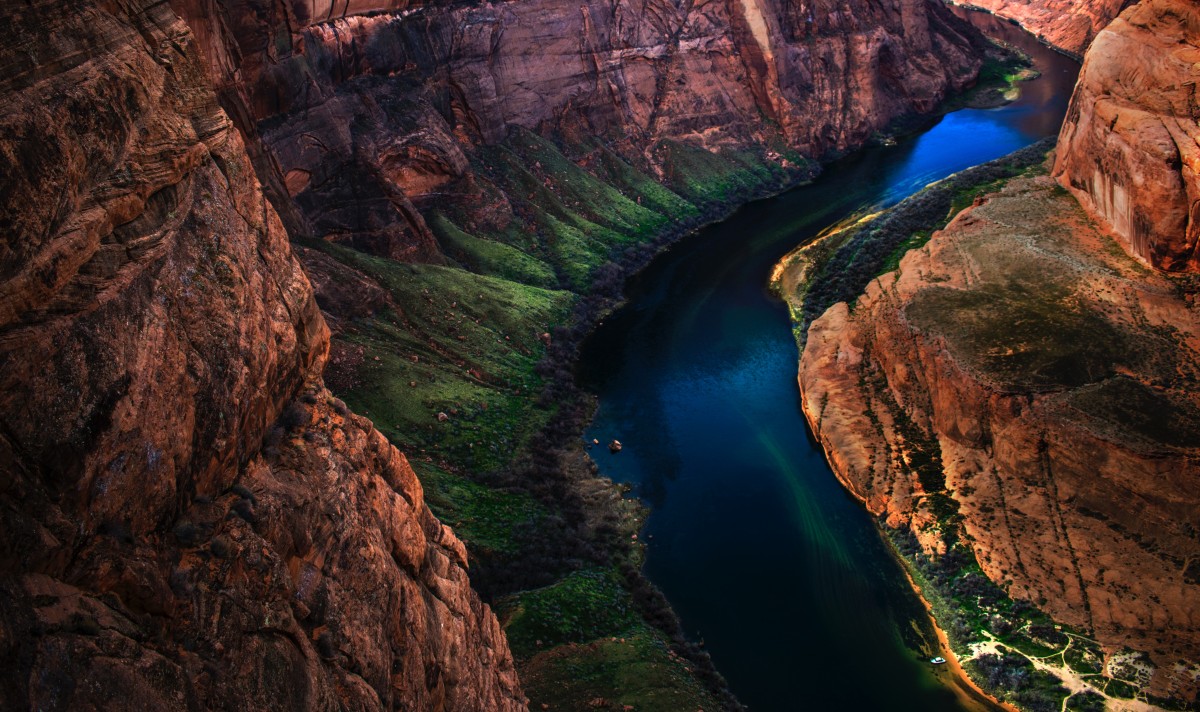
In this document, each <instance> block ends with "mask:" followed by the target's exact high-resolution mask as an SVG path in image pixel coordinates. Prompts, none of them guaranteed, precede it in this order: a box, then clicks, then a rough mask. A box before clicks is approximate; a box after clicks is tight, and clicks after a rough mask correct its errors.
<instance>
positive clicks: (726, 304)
mask: <svg viewBox="0 0 1200 712" xmlns="http://www.w3.org/2000/svg"><path fill="white" fill-rule="evenodd" d="M973 21H975V22H977V23H982V24H983V25H986V26H987V27H988V28H989V30H988V31H989V32H990V33H1000V34H999V36H1002V37H1003V38H1004V39H1006V40H1007V41H1009V42H1012V43H1013V44H1016V45H1018V46H1020V47H1022V49H1024V50H1025V51H1026V52H1028V53H1029V54H1031V55H1032V56H1033V57H1034V60H1035V64H1036V66H1037V67H1038V69H1039V70H1040V71H1041V72H1042V77H1041V78H1039V79H1036V80H1034V81H1031V82H1028V83H1026V84H1024V85H1023V87H1022V92H1021V97H1020V98H1019V99H1018V100H1017V101H1016V102H1014V103H1012V104H1009V105H1008V106H1005V107H1003V108H999V109H992V110H971V109H968V110H962V111H958V112H955V113H952V114H948V115H946V116H944V117H942V118H941V119H940V120H939V121H937V123H936V124H935V125H933V126H931V127H930V128H929V129H928V130H926V131H924V132H923V133H920V134H919V135H915V136H912V137H910V138H908V139H906V140H902V141H900V142H899V144H898V145H896V146H892V147H877V148H870V149H867V150H864V151H861V152H859V153H857V154H855V155H852V156H850V157H848V158H846V159H843V160H841V161H839V162H837V163H834V164H832V165H830V166H829V167H828V168H827V169H826V171H825V172H824V174H823V175H822V176H821V177H820V178H819V179H818V180H817V181H815V182H814V183H813V184H811V185H808V186H804V187H800V188H797V189H794V190H791V191H789V192H787V193H784V194H782V195H779V196H777V197H774V198H771V199H768V200H763V201H758V202H755V203H751V204H749V205H747V206H745V207H744V208H742V209H741V210H740V211H738V212H737V213H736V214H734V215H733V216H732V217H730V218H729V219H728V220H726V221H724V222H722V223H719V224H716V225H712V226H710V227H708V228H705V229H703V230H701V231H699V232H698V233H696V234H695V235H692V236H690V237H687V238H685V239H684V240H682V241H681V242H680V243H678V244H677V245H675V247H674V248H672V249H670V250H668V251H666V252H664V253H663V254H662V255H660V256H659V257H658V258H657V259H656V260H655V261H653V262H652V263H651V264H650V265H649V266H648V267H647V268H646V269H645V270H644V271H642V272H641V273H639V274H638V275H637V276H636V277H634V278H633V279H631V280H630V282H629V284H628V285H627V289H626V293H627V296H628V301H627V303H626V305H625V306H623V307H622V308H621V309H620V310H619V311H617V312H616V313H615V314H613V315H612V316H611V317H610V318H609V319H607V320H606V322H605V323H603V324H602V325H601V326H600V327H599V328H598V329H597V330H596V332H595V333H594V334H593V335H592V337H591V338H590V339H589V340H588V341H587V343H586V344H585V346H584V353H583V358H582V359H581V362H580V370H579V378H580V382H581V383H582V384H583V385H584V387H586V388H587V389H588V390H589V391H591V392H593V393H595V394H596V395H597V396H598V398H599V410H598V411H597V414H596V417H595V420H594V421H593V423H592V425H591V426H590V428H589V430H588V432H587V433H586V438H587V441H588V442H591V439H592V438H597V439H599V440H600V441H601V442H602V443H606V442H608V441H609V440H611V439H613V438H618V439H620V440H621V442H622V443H623V444H624V449H623V450H622V451H621V452H620V453H618V454H616V455H612V454H610V453H608V451H607V450H606V449H604V448H594V449H593V450H592V454H593V457H594V458H595V459H596V461H597V463H598V464H599V466H600V470H601V472H602V473H603V474H604V475H606V476H608V477H611V478H612V479H613V480H615V481H618V482H627V483H630V484H632V485H633V487H634V491H635V493H636V494H637V495H638V496H640V497H641V498H642V499H643V500H644V501H645V502H647V503H648V504H649V505H650V507H651V508H652V513H651V515H650V517H649V520H648V522H647V523H646V527H645V532H644V535H643V536H644V537H645V539H644V540H645V541H646V542H647V544H648V549H647V561H646V567H645V572H646V574H647V576H649V578H650V579H651V580H652V581H654V582H655V583H656V584H657V585H658V586H659V587H660V588H661V589H662V590H663V591H664V593H665V594H666V595H667V598H668V599H669V600H670V601H671V603H672V605H673V606H674V608H675V610H676V612H677V613H678V614H679V616H680V618H681V620H682V621H683V625H684V628H685V630H687V631H688V633H689V634H690V635H693V636H694V637H695V638H696V639H700V640H703V641H704V643H705V645H706V649H707V650H708V651H709V652H710V654H711V655H712V657H713V660H714V662H715V663H716V666H717V669H718V670H720V671H721V673H722V674H724V675H725V677H726V679H727V680H728V681H729V684H730V687H731V688H732V690H733V692H734V694H736V695H737V697H738V698H739V699H740V700H741V701H742V702H743V703H745V704H746V705H747V706H748V707H749V708H750V709H751V710H754V711H755V712H758V711H760V710H779V711H791V710H894V711H902V710H922V711H924V712H928V711H931V710H964V709H980V708H983V707H984V706H982V705H980V704H979V703H977V702H972V701H971V700H970V699H968V698H967V696H966V695H965V694H964V693H963V692H962V691H961V690H957V689H955V686H954V681H953V679H952V676H951V675H948V674H947V673H946V672H945V671H943V670H941V669H935V668H934V667H933V666H931V665H930V664H929V663H928V662H926V658H927V656H928V655H929V653H930V649H929V648H928V646H927V643H925V642H923V641H925V640H927V639H928V637H929V632H928V631H929V625H928V619H927V618H926V617H925V614H924V609H923V607H922V605H921V603H920V600H919V599H918V598H917V597H916V595H915V594H914V593H913V592H912V590H911V589H910V588H909V586H908V584H907V582H906V580H905V577H904V574H903V570H902V569H901V568H900V566H899V564H898V563H897V562H896V561H895V560H894V559H893V558H892V556H891V554H890V553H889V550H888V549H887V547H886V545H885V543H884V542H883V540H882V538H881V537H880V535H879V532H878V530H877V529H876V525H875V523H874V522H873V520H872V518H871V516H870V515H869V514H868V513H867V512H866V511H865V510H864V509H863V508H862V507H861V506H860V505H859V504H858V503H857V502H855V501H854V500H852V499H851V498H850V497H849V496H848V495H847V494H846V492H845V491H844V490H843V489H842V488H841V486H840V485H839V484H838V482H837V481H836V480H835V479H834V476H833V474H832V472H831V471H830V470H829V467H828V465H827V464H826V462H825V460H824V457H823V455H822V453H821V451H820V449H819V448H818V447H817V445H816V443H815V442H814V441H813V439H812V436H811V434H810V433H809V431H808V429H807V426H806V423H805V420H804V416H803V414H802V413H801V410H800V394H799V391H798V387H797V385H796V365H797V358H798V356H797V351H796V344H795V341H794V340H793V338H792V333H791V325H790V323H789V320H788V314H787V310H786V308H785V307H784V305H783V304H782V302H780V301H778V300H777V299H775V298H774V297H773V296H771V295H770V294H769V293H768V291H767V282H768V278H769V275H770V272H771V269H772V266H773V265H774V264H775V263H776V262H777V261H778V260H779V259H780V258H781V257H782V256H783V255H784V254H785V253H787V252H788V251H789V250H791V249H792V248H794V247H796V246H797V245H799V244H802V243H803V242H804V241H806V240H809V239H811V238H812V237H813V236H815V235H816V234H817V233H818V232H820V230H821V229H822V228H824V227H826V226H828V225H830V224H832V223H835V222H837V221H838V220H840V219H843V218H844V217H846V216H848V215H851V214H853V213H855V212H857V211H860V210H864V209H867V208H870V207H873V206H887V205H891V204H894V203H896V202H898V201H899V200H901V199H903V198H904V197H906V196H908V195H910V194H912V193H913V192H914V191H916V190H918V189H920V188H921V187H923V186H924V185H926V184H928V183H929V182H931V181H934V180H937V179H940V178H942V177H945V176H947V175H949V174H951V173H954V172H956V171H959V170H962V169H964V168H967V167H969V166H972V165H976V164H978V163H983V162H985V161H988V160H991V159H994V158H997V157H999V156H1002V155H1005V154H1007V153H1010V152H1012V151H1014V150H1016V149H1018V148H1021V147H1023V146H1026V145H1028V144H1030V143H1033V142H1034V141H1036V140H1038V139H1041V138H1043V137H1045V136H1048V135H1053V134H1055V133H1057V131H1058V127H1059V125H1060V124H1061V121H1062V117H1063V115H1064V112H1065V110H1066V104H1067V100H1068V99H1069V97H1070V92H1071V89H1072V87H1073V85H1074V81H1075V77H1076V74H1077V72H1078V65H1077V64H1076V63H1075V62H1074V61H1072V60H1070V59H1068V58H1066V57H1064V56H1061V55H1059V54H1056V53H1054V52H1052V51H1050V50H1049V49H1047V48H1045V47H1043V46H1042V45H1040V44H1038V43H1037V42H1036V41H1035V40H1034V39H1033V38H1032V36H1030V35H1027V34H1026V33H1024V32H1022V31H1020V30H1019V29H1017V28H1015V27H1013V26H1012V25H1009V24H1007V23H1004V22H1001V21H999V20H996V19H995V18H992V17H990V16H985V15H977V16H975V17H974V19H973ZM994 36H995V35H994Z"/></svg>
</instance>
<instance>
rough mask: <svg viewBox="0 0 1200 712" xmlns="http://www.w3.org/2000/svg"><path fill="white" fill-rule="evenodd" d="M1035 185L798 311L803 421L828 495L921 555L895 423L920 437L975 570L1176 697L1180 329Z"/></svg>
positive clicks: (929, 511)
mask: <svg viewBox="0 0 1200 712" xmlns="http://www.w3.org/2000/svg"><path fill="white" fill-rule="evenodd" d="M1054 187H1055V186H1054V184H1053V182H1052V180H1051V179H1050V178H1048V177H1046V176H1041V177H1038V178H1036V179H1019V180H1014V181H1012V182H1010V183H1009V185H1008V186H1007V187H1006V188H1005V189H1004V191H1003V192H1001V193H999V194H997V195H992V196H989V197H988V199H987V200H986V201H983V202H982V204H980V205H977V206H976V207H973V208H968V209H967V210H966V211H964V212H963V213H960V214H959V216H958V217H956V218H955V220H954V221H953V222H951V223H950V225H949V226H947V227H946V229H945V230H942V231H940V232H938V233H935V234H934V236H933V238H932V239H931V240H930V242H929V243H928V245H927V246H925V247H923V248H921V249H918V250H913V251H911V252H909V253H908V255H907V256H905V258H904V259H903V261H902V262H901V263H900V268H899V270H897V271H896V272H892V273H888V274H886V275H884V276H882V277H880V278H879V279H878V280H876V281H875V282H873V283H872V284H871V285H870V287H869V288H868V289H867V291H866V293H865V294H864V295H863V296H862V297H860V298H859V299H858V301H857V302H856V304H855V307H854V310H853V311H851V310H850V309H849V308H848V306H847V305H846V304H845V303H840V304H837V305H834V306H833V307H831V308H830V309H829V310H828V311H827V312H826V313H825V314H824V315H823V316H822V317H821V318H820V319H818V320H816V321H814V322H813V324H812V326H811V328H810V330H809V335H808V342H807V345H806V347H805V350H804V352H803V355H802V358H801V363H800V372H799V382H800V387H801V390H802V393H803V397H804V411H805V415H806V417H807V418H808V421H809V423H810V424H811V425H812V427H813V430H814V432H815V433H816V434H817V437H818V439H819V441H820V442H821V444H822V446H823V447H824V448H825V451H826V453H827V454H828V456H829V460H830V463H831V465H832V467H833V469H834V471H835V473H837V475H838V477H839V479H840V480H841V481H842V482H843V483H844V484H845V485H846V487H847V488H848V489H849V490H850V491H851V492H852V493H853V494H854V495H855V496H857V497H858V498H860V499H862V500H863V502H864V503H865V504H866V506H867V507H868V508H869V509H870V510H871V511H872V512H875V513H877V514H880V515H884V516H886V517H887V521H888V523H889V524H890V525H891V526H893V527H908V528H911V529H912V530H913V532H914V533H915V534H916V535H917V537H918V538H919V539H920V541H921V543H922V544H923V545H924V546H925V547H926V549H927V550H928V551H939V550H941V549H942V548H944V543H943V536H944V532H943V531H942V530H941V527H942V526H944V525H943V524H941V523H939V522H938V520H937V518H936V516H935V513H934V511H933V507H932V506H931V504H930V497H929V496H928V495H930V494H931V492H929V491H927V490H926V489H925V488H924V486H923V484H922V481H921V480H920V479H919V478H918V477H917V475H916V474H915V473H913V471H912V468H911V467H909V464H908V463H909V456H908V453H909V452H910V451H911V450H912V448H913V442H914V438H913V434H914V432H915V433H917V434H918V435H920V436H923V437H928V438H931V440H932V441H933V442H934V447H933V450H934V451H935V453H936V454H937V455H938V456H939V458H940V459H939V461H938V463H937V467H938V469H939V470H940V471H941V473H942V474H944V476H945V494H946V495H948V496H950V497H953V499H954V500H955V502H956V503H957V505H958V506H959V507H960V509H959V513H961V515H962V517H963V523H962V531H963V532H964V533H965V537H964V538H965V540H966V541H968V542H970V546H971V548H972V549H973V550H974V553H975V554H976V556H977V558H978V560H979V563H980V565H981V566H982V567H983V570H984V572H985V573H986V574H987V575H988V576H989V577H990V578H991V579H992V580H993V581H995V582H997V583H998V584H1000V585H1001V586H1002V587H1004V588H1005V590H1006V591H1008V593H1009V594H1010V595H1011V596H1013V597H1014V598H1016V599H1024V600H1028V601H1031V602H1033V603H1035V604H1036V605H1037V606H1038V607H1040V608H1041V609H1042V610H1044V611H1046V612H1047V613H1049V614H1050V615H1052V616H1053V617H1054V619H1055V620H1057V621H1060V622H1064V623H1068V624H1070V625H1073V626H1076V627H1077V628H1080V629H1083V630H1086V631H1090V633H1091V635H1094V636H1095V638H1096V639H1097V640H1098V641H1100V642H1101V643H1102V644H1103V645H1105V646H1106V648H1107V649H1108V650H1109V651H1110V652H1112V651H1116V650H1119V649H1121V648H1123V647H1131V648H1134V649H1137V650H1142V651H1146V652H1148V653H1150V655H1151V656H1152V658H1153V660H1154V663H1155V665H1156V666H1157V670H1155V671H1154V675H1153V678H1152V680H1151V681H1150V689H1151V691H1152V692H1154V694H1157V695H1174V696H1177V697H1178V698H1179V699H1182V700H1190V699H1192V698H1193V697H1194V695H1195V694H1196V689H1197V685H1196V678H1195V677H1194V675H1195V672H1196V670H1197V669H1200V596H1198V595H1197V592H1198V591H1200V582H1198V581H1197V578H1196V573H1195V572H1196V569H1195V568H1193V564H1192V562H1193V561H1195V558H1194V557H1196V556H1197V555H1200V542H1198V541H1197V539H1196V536H1195V532H1196V529H1195V527H1196V523H1195V522H1196V514H1197V511H1200V496H1198V492H1200V490H1197V488H1196V483H1197V482H1198V481H1200V466H1198V465H1197V462H1198V460H1197V455H1198V454H1200V448H1198V447H1197V443H1198V442H1200V441H1198V440H1196V435H1195V433H1196V432H1197V430H1196V429H1195V428H1192V427H1190V424H1189V421H1186V420H1185V419H1186V418H1187V417H1193V416H1178V415H1176V414H1175V412H1178V413H1184V412H1186V413H1193V414H1194V413H1195V412H1197V410H1196V409H1197V408H1198V407H1200V398H1198V397H1197V395H1196V394H1197V393H1198V392H1200V391H1198V390H1197V388H1196V380H1195V374H1196V373H1197V371H1196V366H1197V364H1200V319H1197V318H1196V314H1195V310H1194V309H1193V308H1191V307H1189V304H1188V301H1187V300H1186V299H1185V298H1184V297H1182V296H1181V295H1179V294H1178V293H1177V292H1176V291H1175V289H1174V287H1173V286H1172V284H1171V282H1170V281H1169V280H1168V279H1167V278H1165V277H1163V276H1161V275H1151V276H1149V277H1148V276H1147V274H1146V273H1145V271H1144V270H1141V269H1139V268H1138V266H1137V265H1136V264H1134V263H1133V262H1132V260H1129V259H1128V258H1126V257H1125V256H1124V255H1122V254H1121V253H1119V252H1118V253H1114V252H1112V251H1109V250H1107V249H1106V248H1107V244H1108V238H1107V237H1106V236H1105V235H1104V234H1102V233H1101V232H1099V231H1097V229H1096V228H1095V226H1093V225H1092V224H1090V221H1089V220H1088V219H1087V217H1086V215H1085V214H1084V213H1083V212H1082V211H1081V210H1080V209H1079V207H1078V205H1077V204H1076V203H1075V201H1074V200H1072V199H1071V198H1070V197H1069V196H1065V195H1060V194H1056V193H1055V192H1054ZM1064 295H1069V297H1068V298H1066V299H1064ZM929 305H932V306H929ZM1083 319H1086V320H1088V321H1087V322H1086V323H1087V326H1086V327H1084V326H1081V320H1083ZM1089 340H1094V341H1093V342H1092V343H1089ZM1043 374H1052V375H1046V376H1044V375H1043ZM1118 374H1119V376H1118ZM1173 374H1191V375H1188V376H1183V375H1178V376H1176V375H1173ZM1135 382H1136V383H1139V384H1141V385H1140V386H1134V385H1133V384H1134V383H1135ZM1122 388H1123V389H1124V390H1121V389H1122ZM1129 394H1137V395H1136V396H1131V395H1129ZM1181 404H1186V405H1181ZM1176 409H1178V411H1176ZM901 414H902V415H901ZM1176 418H1179V419H1178V420H1177V419H1176ZM909 422H911V424H912V425H911V426H906V423H909Z"/></svg>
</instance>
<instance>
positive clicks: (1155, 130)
mask: <svg viewBox="0 0 1200 712" xmlns="http://www.w3.org/2000/svg"><path fill="white" fill-rule="evenodd" d="M1198 67H1200V8H1197V6H1196V4H1195V3H1192V2H1187V1H1186V0H1146V1H1145V2H1142V3H1139V4H1138V5H1136V6H1134V7H1131V8H1130V9H1129V10H1127V11H1126V12H1125V13H1123V14H1122V15H1121V17H1119V18H1118V19H1117V20H1116V21H1115V22H1113V23H1112V25H1110V26H1109V28H1108V29H1107V30H1105V31H1104V32H1102V33H1100V35H1099V36H1098V37H1096V41H1095V42H1094V43H1093V44H1092V48H1091V49H1090V50H1089V51H1088V54H1087V59H1086V61H1085V62H1084V66H1083V71H1082V73H1081V74H1080V80H1079V85H1078V87H1077V88H1076V90H1075V96H1074V98H1073V100H1072V104H1071V108H1070V111H1069V112H1068V114H1067V118H1066V122H1065V123H1064V124H1063V129H1062V133H1061V135H1060V136H1059V147H1060V148H1059V153H1058V160H1057V162H1056V164H1055V167H1054V173H1055V175H1056V176H1058V178H1059V181H1060V182H1061V183H1062V184H1063V185H1064V186H1066V187H1067V188H1069V189H1070V190H1071V192H1072V193H1073V194H1074V195H1075V197H1077V198H1078V199H1079V201H1080V202H1081V203H1082V204H1083V205H1084V206H1085V207H1086V208H1087V209H1088V210H1089V212H1091V213H1092V214H1093V215H1095V216H1096V217H1097V218H1098V219H1100V220H1101V221H1102V222H1103V223H1104V224H1105V225H1107V226H1108V228H1109V229H1110V230H1111V231H1112V232H1113V233H1114V234H1115V235H1116V236H1117V237H1118V238H1119V239H1120V241H1121V243H1122V245H1123V246H1124V247H1125V249H1126V250H1127V251H1128V252H1129V253H1130V254H1132V255H1133V256H1134V257H1136V258H1137V259H1139V260H1141V261H1142V262H1144V263H1146V264H1148V265H1150V266H1152V267H1154V268H1156V269H1161V270H1166V271H1170V272H1196V271H1200V145H1198V141H1200V105H1198V104H1197V99H1196V81H1197V80H1198V79H1200V69H1197V68H1198Z"/></svg>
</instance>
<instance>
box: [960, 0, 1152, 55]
mask: <svg viewBox="0 0 1200 712" xmlns="http://www.w3.org/2000/svg"><path fill="white" fill-rule="evenodd" d="M1134 1H1135V0H969V1H968V2H960V3H958V4H960V5H967V6H970V7H978V8H982V9H984V10H987V11H989V12H993V13H995V14H997V15H999V16H1000V17H1004V18H1007V19H1010V20H1016V21H1017V22H1019V23H1021V26H1022V27H1024V28H1025V29H1027V30H1029V31H1030V32H1032V33H1033V34H1035V35H1037V36H1038V37H1040V38H1042V39H1043V40H1045V41H1046V42H1048V43H1050V44H1052V45H1054V46H1055V47H1058V48H1060V49H1063V50H1065V51H1067V52H1070V53H1071V54H1074V55H1076V56H1082V55H1083V53H1084V51H1085V50H1087V47H1088V45H1089V44H1090V43H1091V41H1092V38H1094V37H1095V36H1096V34H1097V33H1099V32H1100V30H1103V29H1104V28H1105V27H1106V26H1107V25H1108V23H1110V22H1112V21H1113V18H1115V17H1116V16H1117V14H1118V13H1120V12H1121V10H1122V9H1124V8H1125V7H1126V6H1127V5H1130V4H1132V3H1133V2H1134Z"/></svg>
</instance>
